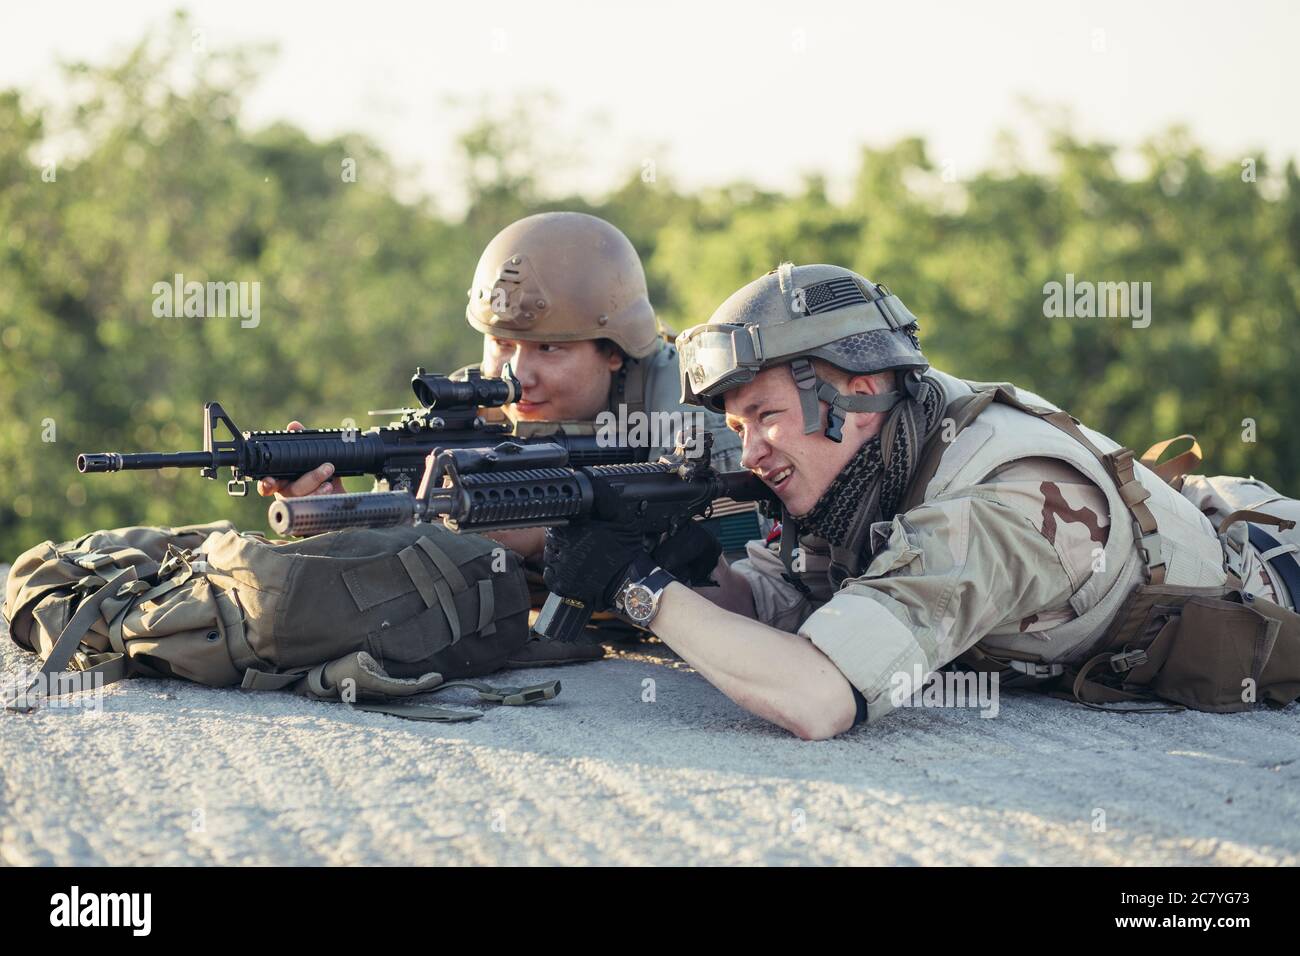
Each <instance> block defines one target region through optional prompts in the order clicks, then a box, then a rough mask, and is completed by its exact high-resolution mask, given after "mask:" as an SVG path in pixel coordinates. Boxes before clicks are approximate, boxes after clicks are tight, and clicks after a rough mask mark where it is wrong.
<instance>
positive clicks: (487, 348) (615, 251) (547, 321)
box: [465, 212, 739, 469]
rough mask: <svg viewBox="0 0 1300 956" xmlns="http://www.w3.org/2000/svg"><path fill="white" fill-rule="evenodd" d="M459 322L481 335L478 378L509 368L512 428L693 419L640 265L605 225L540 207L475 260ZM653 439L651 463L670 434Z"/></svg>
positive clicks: (722, 456)
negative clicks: (653, 416)
mask: <svg viewBox="0 0 1300 956" xmlns="http://www.w3.org/2000/svg"><path fill="white" fill-rule="evenodd" d="M465 317H466V318H467V319H468V320H469V324H470V325H471V326H473V328H474V329H475V330H476V331H478V332H481V333H483V364H482V370H483V374H485V375H493V376H496V375H500V374H502V372H503V370H504V369H505V366H506V365H507V364H508V365H510V367H511V369H512V371H513V372H514V374H515V376H516V377H518V379H519V382H520V384H521V385H522V387H523V394H522V395H521V396H520V399H519V401H518V402H516V403H515V404H513V405H510V406H507V407H506V410H505V411H506V414H507V415H508V416H509V418H510V419H511V420H512V421H514V422H515V423H516V424H517V425H518V424H520V423H531V422H538V421H546V422H555V421H567V422H593V421H595V420H596V418H597V416H598V415H600V413H602V412H611V413H614V414H615V415H616V416H618V415H620V414H621V415H622V416H623V418H624V419H627V417H628V416H631V415H640V414H643V413H674V412H675V413H678V414H679V415H682V414H685V415H693V414H697V413H698V412H699V409H691V408H689V407H688V406H685V405H683V404H682V403H681V402H680V401H679V392H680V374H679V371H678V367H677V350H676V348H675V347H674V346H673V345H672V343H671V342H669V341H667V339H666V338H665V336H664V334H663V332H662V330H661V328H660V326H659V322H658V320H657V319H656V318H655V312H654V308H653V307H652V306H651V304H650V297H649V293H648V291H647V289H646V279H645V270H644V269H643V268H642V266H641V259H640V257H639V256H638V255H637V252H636V249H634V248H633V247H632V243H631V242H630V241H629V240H628V238H627V236H625V235H623V233H622V232H620V231H619V230H618V229H616V228H614V226H612V225H610V224H609V223H608V222H606V221H605V220H603V219H598V218H597V217H595V216H589V215H587V214H586V213H579V212H546V213H540V214H538V215H535V216H528V217H527V218H525V219H520V220H519V221H518V222H515V223H512V224H511V225H509V226H507V227H506V228H505V229H503V230H502V231H501V232H500V233H498V234H497V236H496V238H494V239H493V240H492V241H491V242H490V243H488V246H487V248H486V249H485V250H484V251H483V255H482V257H481V258H480V259H479V262H478V268H477V269H475V271H474V284H473V285H472V286H471V287H470V289H469V305H468V307H467V308H466V309H465ZM704 418H705V420H706V424H707V427H709V428H710V429H711V430H712V431H713V433H714V454H715V459H714V460H715V462H716V463H717V464H718V465H719V466H720V467H723V468H725V469H733V468H737V467H739V452H738V450H737V449H738V443H737V442H736V441H735V438H734V436H732V435H731V434H730V433H729V432H728V431H727V430H726V428H725V426H724V425H723V422H722V419H721V416H720V415H716V414H707V415H705V416H704ZM656 436H657V437H659V438H660V439H661V441H660V442H659V443H658V444H657V445H656V444H652V445H651V446H650V447H648V448H647V450H646V453H645V456H646V457H647V458H648V459H650V460H654V459H656V458H658V457H659V455H660V454H663V453H665V452H668V451H671V450H672V449H671V448H670V447H668V444H669V441H668V438H669V434H668V430H667V429H661V430H656Z"/></svg>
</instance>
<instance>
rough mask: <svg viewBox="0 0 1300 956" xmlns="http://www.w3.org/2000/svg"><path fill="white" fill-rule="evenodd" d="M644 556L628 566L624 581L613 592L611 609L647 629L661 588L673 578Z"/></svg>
mask: <svg viewBox="0 0 1300 956" xmlns="http://www.w3.org/2000/svg"><path fill="white" fill-rule="evenodd" d="M645 557H646V560H645V561H644V562H641V561H637V562H634V563H633V565H632V567H631V568H630V569H629V570H630V573H629V575H628V578H627V580H626V581H625V582H624V583H623V586H622V587H621V588H619V589H618V593H617V594H615V595H614V610H615V611H617V612H618V614H619V615H620V616H622V617H623V618H624V619H625V620H627V621H629V622H631V623H632V624H635V625H636V626H637V627H644V628H649V627H650V622H651V621H653V620H654V619H655V615H656V614H658V613H659V599H660V598H661V597H662V596H663V593H664V589H665V588H666V587H668V585H670V584H672V583H673V582H674V581H676V580H677V579H676V578H675V577H673V576H672V575H671V574H669V573H668V572H667V571H665V570H664V569H663V568H661V567H657V566H655V564H654V562H653V561H651V560H649V555H646V556H645ZM647 566H648V570H647Z"/></svg>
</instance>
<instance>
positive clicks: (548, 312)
mask: <svg viewBox="0 0 1300 956" xmlns="http://www.w3.org/2000/svg"><path fill="white" fill-rule="evenodd" d="M465 317H466V318H467V319H469V324H470V325H472V326H473V327H474V328H475V329H477V330H478V331H479V332H482V333H483V334H484V335H494V336H497V337H498V338H510V339H522V340H524V341H528V342H574V341H580V340H583V339H609V340H610V341H611V342H613V343H614V344H615V345H617V346H618V347H619V348H621V349H622V350H623V351H624V352H625V353H626V354H627V355H629V356H631V357H632V358H638V359H639V358H644V357H646V356H647V355H650V354H651V353H653V352H654V351H655V350H656V349H657V348H659V347H660V344H661V342H662V339H661V338H660V336H659V322H658V320H656V319H655V313H654V309H653V308H652V307H651V305H650V297H649V294H648V292H647V290H646V282H645V270H644V269H643V268H642V267H641V259H640V257H639V256H638V255H637V253H636V249H634V248H633V247H632V243H631V242H630V241H629V240H628V238H627V236H625V235H623V233H621V232H620V231H619V230H618V229H616V228H614V227H613V226H612V225H610V224H609V223H607V222H606V221H605V220H603V219H598V218H596V217H595V216H588V215H587V214H586V213H580V212H544V213H540V214H538V215H535V216H528V217H527V218H525V219H520V220H519V221H518V222H515V223H511V224H510V225H509V226H506V228H505V229H503V230H501V232H499V233H497V235H496V238H494V239H493V240H492V241H491V242H490V243H488V247H487V248H486V249H484V250H483V255H482V257H481V258H480V259H479V261H478V268H477V269H476V270H475V271H474V285H473V287H472V288H471V289H470V290H469V306H468V307H467V308H466V309H465Z"/></svg>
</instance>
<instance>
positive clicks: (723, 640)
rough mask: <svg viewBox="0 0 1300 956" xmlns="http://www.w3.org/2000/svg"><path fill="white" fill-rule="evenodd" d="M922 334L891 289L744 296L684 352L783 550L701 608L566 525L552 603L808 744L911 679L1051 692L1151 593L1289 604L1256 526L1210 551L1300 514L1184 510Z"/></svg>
mask: <svg viewBox="0 0 1300 956" xmlns="http://www.w3.org/2000/svg"><path fill="white" fill-rule="evenodd" d="M917 328H918V325H917V322H916V319H915V317H914V316H913V315H912V314H911V313H910V312H909V311H908V310H907V309H906V307H905V306H903V304H902V302H901V301H900V300H899V299H898V297H897V296H895V295H893V294H892V293H890V292H889V290H888V289H887V288H885V287H884V286H880V285H876V284H875V283H873V282H871V281H869V280H867V279H865V278H863V277H862V276H859V275H857V274H855V273H853V272H850V271H849V270H847V269H843V268H839V267H836V266H827V265H813V266H798V267H794V266H791V265H789V264H784V265H782V266H781V268H780V269H778V270H774V271H773V272H771V273H769V274H768V275H766V276H763V277H762V278H760V279H758V280H756V281H755V282H752V283H750V284H749V285H747V286H745V287H744V288H742V289H740V290H739V291H738V292H736V293H735V294H734V295H732V296H731V297H730V298H729V299H727V301H726V302H724V303H723V304H722V305H721V306H720V307H719V308H718V310H717V311H716V312H715V314H714V315H713V317H712V318H711V319H710V321H709V322H708V323H707V324H705V325H702V326H696V327H695V328H692V329H689V330H687V331H686V332H684V333H683V334H682V335H680V336H679V337H678V341H677V344H678V350H679V351H680V353H681V356H682V381H683V394H684V399H685V400H687V401H694V402H697V403H700V404H703V405H704V406H706V407H708V408H710V409H712V410H715V411H719V412H724V413H725V414H726V419H727V423H728V425H729V427H730V428H731V429H732V430H734V431H735V432H736V433H737V434H738V435H739V436H740V440H741V442H742V446H743V460H742V464H743V465H744V467H746V468H749V469H751V470H752V471H753V472H754V473H755V474H756V475H758V476H759V477H760V478H762V479H763V480H764V481H765V482H766V483H767V484H768V486H769V487H771V488H772V490H773V491H774V492H775V493H776V495H777V497H778V498H779V499H780V501H781V504H782V516H783V524H782V528H781V536H780V540H779V541H769V542H752V543H751V544H750V545H749V549H748V552H749V553H748V557H747V558H746V559H745V560H741V561H739V562H736V563H735V564H733V565H731V566H727V565H726V564H725V563H720V564H719V566H718V568H717V571H716V573H715V578H716V579H717V581H718V584H719V586H718V587H715V588H702V589H700V590H698V591H692V590H690V589H688V588H687V587H685V586H683V585H682V584H680V583H678V582H676V581H674V580H673V579H672V578H671V576H669V575H667V574H666V573H665V572H664V571H662V570H661V569H659V568H657V567H655V566H654V565H655V562H654V561H653V560H651V559H650V558H649V557H648V556H647V555H646V554H644V553H643V552H641V551H639V549H637V548H636V547H635V546H631V545H627V544H625V543H622V542H621V541H620V539H619V538H618V536H617V535H615V534H611V533H610V529H604V528H601V527H588V528H562V529H554V530H553V531H551V532H549V540H548V548H547V583H548V584H549V585H550V586H551V587H552V590H554V591H557V592H558V593H560V594H564V595H570V596H573V597H581V598H584V599H588V600H596V601H597V602H601V603H604V604H608V605H612V606H614V607H615V608H618V609H623V610H627V611H628V613H629V615H630V614H631V612H632V611H633V610H635V611H636V615H637V617H636V619H637V620H638V622H639V623H642V624H643V625H645V626H649V627H651V628H652V629H653V631H654V632H655V634H657V635H658V636H659V637H660V638H661V639H662V640H663V641H664V642H665V643H667V644H668V645H669V646H671V647H672V648H673V649H674V650H675V651H677V652H678V653H679V654H680V655H681V656H682V657H683V658H685V659H686V661H687V662H688V663H690V664H691V665H692V666H693V667H695V668H696V669H697V670H698V671H699V672H700V673H701V674H702V675H703V676H704V677H706V678H707V679H708V680H709V681H710V682H712V683H713V684H714V685H715V686H717V687H718V688H719V689H720V690H722V691H723V692H724V693H726V694H727V695H728V696H729V697H731V698H732V699H733V700H735V701H736V702H737V703H738V704H740V705H741V706H743V707H745V708H747V709H748V710H750V711H752V712H753V713H755V714H757V715H759V716H761V717H763V718H765V719H767V720H770V721H772V722H774V723H776V724H778V725H780V726H781V727H784V728H786V729H788V730H790V731H791V732H793V733H795V734H797V735H798V736H800V737H803V738H805V739H819V738H825V737H830V736H833V735H836V734H839V733H842V732H843V731H845V730H848V729H849V728H850V727H852V726H854V725H855V724H857V723H860V722H863V721H868V722H875V721H876V720H879V719H880V718H882V717H883V716H885V715H886V714H887V713H889V712H890V711H891V710H892V709H894V707H895V706H897V702H896V701H895V700H891V694H890V692H889V691H890V687H891V683H892V681H893V679H894V678H895V676H896V675H898V674H900V673H909V672H911V671H912V670H913V668H915V667H919V668H920V670H921V672H923V673H928V672H930V671H933V670H935V669H938V668H940V667H943V666H944V665H946V664H948V663H949V662H951V661H954V660H955V659H957V658H959V657H962V658H963V659H964V660H970V659H973V658H977V659H979V660H980V661H982V662H983V663H984V664H985V665H988V664H989V663H990V662H991V663H992V665H993V666H991V667H990V666H986V667H985V669H990V670H999V671H1000V672H1001V673H1003V674H1004V675H1005V676H1006V677H1009V678H1010V679H1013V680H1019V681H1022V682H1024V681H1033V680H1038V679H1041V678H1045V677H1050V676H1052V675H1057V674H1060V673H1061V672H1062V669H1063V668H1064V667H1066V666H1069V665H1078V664H1079V662H1080V661H1081V660H1082V659H1083V658H1084V657H1086V656H1088V655H1089V654H1090V652H1091V650H1092V649H1093V648H1094V647H1095V646H1096V645H1097V642H1098V640H1099V639H1100V638H1101V637H1103V636H1104V635H1105V632H1106V630H1107V628H1108V625H1109V624H1110V623H1111V621H1112V620H1113V619H1115V617H1116V615H1117V614H1118V613H1119V611H1120V609H1121V606H1122V605H1123V603H1124V601H1125V599H1126V596H1128V595H1130V594H1131V593H1132V592H1133V591H1134V589H1135V587H1136V586H1137V585H1138V584H1140V583H1142V582H1155V583H1159V584H1168V585H1186V586H1192V587H1214V586H1220V585H1223V584H1224V583H1225V580H1229V579H1230V578H1229V576H1230V575H1235V578H1232V580H1237V579H1239V580H1240V581H1242V582H1243V583H1244V587H1246V588H1250V589H1253V590H1254V592H1255V593H1256V594H1258V595H1260V596H1262V597H1265V598H1268V599H1269V600H1271V601H1273V602H1274V603H1277V604H1279V605H1281V606H1283V607H1292V606H1293V605H1292V602H1291V598H1290V595H1289V594H1287V593H1286V590H1285V588H1283V587H1282V586H1281V584H1280V581H1279V579H1278V576H1277V575H1273V574H1270V572H1269V568H1268V566H1267V564H1266V561H1265V560H1262V559H1261V555H1260V554H1259V551H1258V548H1256V547H1255V546H1254V545H1252V544H1251V543H1250V542H1249V541H1248V540H1247V539H1246V533H1245V527H1246V525H1245V522H1242V521H1238V522H1236V524H1235V526H1234V527H1233V528H1232V529H1231V530H1230V531H1229V530H1228V529H1227V528H1226V527H1225V528H1224V529H1222V530H1224V531H1225V533H1224V534H1223V535H1220V534H1218V533H1216V529H1215V525H1212V524H1211V522H1210V520H1209V518H1208V517H1207V515H1208V516H1213V517H1215V518H1216V519H1221V518H1223V517H1224V513H1225V512H1226V511H1231V510H1235V509H1236V508H1238V507H1249V506H1252V505H1254V504H1258V503H1259V502H1261V501H1271V502H1272V504H1273V505H1274V506H1280V510H1279V507H1270V508H1269V510H1270V511H1272V512H1274V513H1279V514H1282V515H1284V516H1288V515H1289V516H1291V517H1296V516H1297V514H1296V512H1297V510H1300V508H1298V507H1297V506H1298V504H1300V503H1297V502H1295V501H1292V500H1290V499H1283V498H1282V497H1281V496H1280V495H1277V493H1276V492H1274V491H1273V490H1272V489H1270V488H1268V487H1267V486H1266V485H1262V483H1259V482H1254V481H1253V480H1246V479H1223V478H1215V479H1206V478H1200V477H1191V478H1187V479H1185V480H1184V481H1183V484H1182V490H1183V493H1182V494H1180V493H1179V492H1178V490H1176V489H1175V488H1174V487H1171V486H1170V485H1169V484H1167V483H1166V481H1165V480H1163V478H1162V477H1161V476H1159V475H1157V474H1155V473H1154V472H1153V471H1151V470H1150V469H1148V468H1146V467H1145V466H1143V465H1142V464H1139V463H1137V462H1134V461H1132V456H1131V453H1128V452H1126V451H1124V450H1123V449H1121V448H1120V446H1119V445H1118V444H1117V443H1115V442H1113V441H1111V440H1110V439H1109V438H1107V437H1106V436H1104V435H1102V434H1100V433H1098V432H1095V431H1092V430H1091V429H1088V428H1086V426H1082V425H1079V424H1078V423H1076V422H1074V420H1072V419H1069V418H1068V416H1065V415H1064V414H1063V413H1061V412H1060V411H1059V409H1057V408H1056V406H1054V405H1052V404H1051V403H1050V402H1048V401H1047V400H1045V399H1044V398H1042V397H1040V396H1038V395H1035V394H1033V393H1031V392H1028V391H1026V390H1023V389H1016V388H1015V387H1014V386H1010V385H1002V386H999V387H993V386H983V385H979V384H978V383H972V382H967V381H964V380H962V379H959V378H956V377H953V376H951V375H948V374H946V373H943V372H941V371H939V370H937V369H934V368H932V367H930V365H929V362H928V361H927V360H926V359H925V357H924V356H923V355H922V353H921V349H920V342H919V340H918V338H917ZM957 419H960V422H958V421H957ZM954 425H956V426H957V427H954ZM948 432H951V434H948ZM1107 463H1109V466H1107ZM584 536H594V537H593V540H592V541H583V540H581V539H582V538H583V537H584ZM596 538H599V541H596V540H595V539H596ZM690 540H691V542H692V543H691V544H689V545H684V546H689V547H698V548H707V547H708V542H707V541H706V540H704V539H703V537H702V536H691V538H690ZM1284 540H1286V539H1285V538H1284ZM1290 540H1291V541H1294V540H1295V539H1290ZM593 543H595V544H599V547H592V545H593ZM1289 550H1294V548H1293V547H1292V546H1290V545H1282V546H1281V547H1280V548H1277V549H1274V551H1275V552H1276V553H1266V554H1265V555H1264V557H1265V558H1268V559H1270V560H1274V561H1276V560H1285V561H1291V560H1293V558H1292V556H1291V555H1290V554H1289V553H1286V552H1287V551H1289Z"/></svg>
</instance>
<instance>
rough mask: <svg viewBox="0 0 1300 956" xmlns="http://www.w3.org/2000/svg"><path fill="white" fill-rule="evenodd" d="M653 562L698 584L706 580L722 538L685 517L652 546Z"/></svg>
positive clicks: (683, 579) (715, 561)
mask: <svg viewBox="0 0 1300 956" xmlns="http://www.w3.org/2000/svg"><path fill="white" fill-rule="evenodd" d="M653 554H654V559H655V563H656V564H657V565H659V567H661V568H663V569H664V570H665V571H667V572H668V573H669V574H671V575H672V576H673V577H675V578H677V579H678V580H679V581H685V582H687V583H688V584H692V585H699V584H704V583H705V582H707V581H708V580H709V575H710V574H712V573H713V569H714V568H716V567H717V566H718V558H720V557H722V542H721V541H719V540H718V539H717V538H715V537H714V536H713V535H711V534H709V532H708V531H706V530H704V526H703V525H701V524H700V523H699V522H698V521H688V522H686V525H685V527H683V528H682V529H681V530H680V531H678V532H677V533H676V534H671V535H667V536H666V537H665V538H664V539H663V541H661V542H659V545H658V546H657V547H656V548H655V549H654V552H653Z"/></svg>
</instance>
